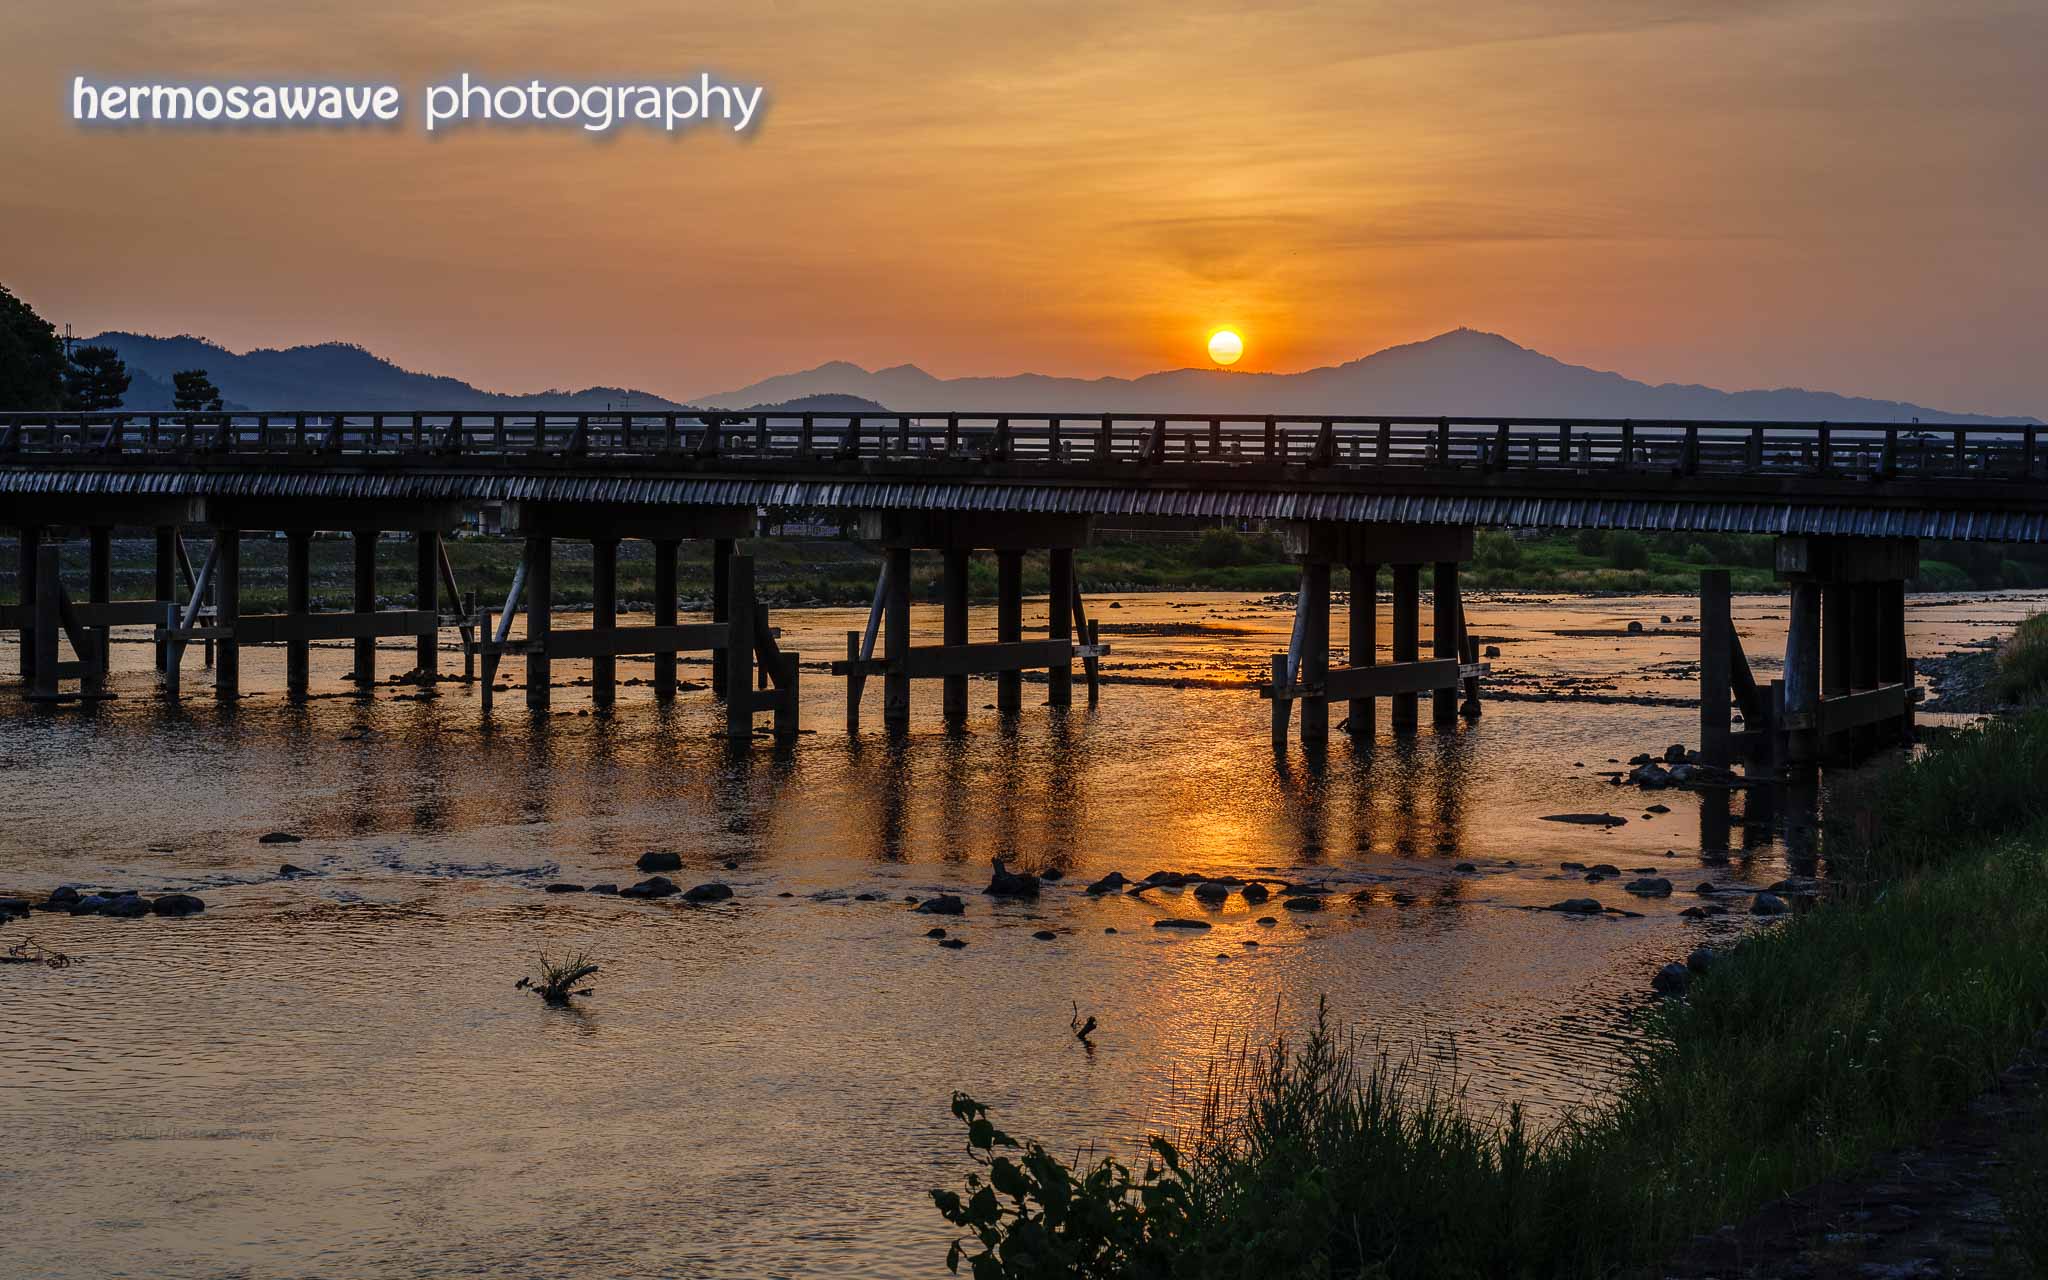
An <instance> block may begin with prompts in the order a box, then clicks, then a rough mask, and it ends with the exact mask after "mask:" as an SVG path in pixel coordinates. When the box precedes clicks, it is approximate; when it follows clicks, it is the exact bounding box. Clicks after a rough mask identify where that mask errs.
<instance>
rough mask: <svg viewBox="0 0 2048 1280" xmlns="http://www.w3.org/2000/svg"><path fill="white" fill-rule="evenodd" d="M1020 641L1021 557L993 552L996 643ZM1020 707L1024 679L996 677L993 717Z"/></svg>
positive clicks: (1005, 673)
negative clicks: (994, 557)
mask: <svg viewBox="0 0 2048 1280" xmlns="http://www.w3.org/2000/svg"><path fill="white" fill-rule="evenodd" d="M1023 639H1024V553H1023V552H1021V551H997V552H996V642H997V643H999V644H1016V643H1018V642H1019V641H1021V640H1023ZM1023 705H1024V677H1023V674H1022V673H1021V672H1016V671H1003V672H999V673H998V674H997V675H996V713H997V714H998V715H1006V716H1013V715H1016V714H1017V712H1018V711H1019V710H1021V709H1022V707H1023Z"/></svg>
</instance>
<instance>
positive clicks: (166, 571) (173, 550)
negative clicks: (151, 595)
mask: <svg viewBox="0 0 2048 1280" xmlns="http://www.w3.org/2000/svg"><path fill="white" fill-rule="evenodd" d="M155 590H156V602H157V603H158V604H160V605H164V606H166V607H167V608H168V606H169V605H170V604H171V603H172V602H173V601H175V600H176V599H177V598H178V526H176V525H174V524H160V525H158V526H157V527H156V586H155ZM169 653H170V641H169V640H158V641H157V642H156V669H157V670H158V671H162V670H163V669H164V660H165V658H166V657H167V656H168V655H169Z"/></svg>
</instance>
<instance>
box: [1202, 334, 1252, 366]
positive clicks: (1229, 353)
mask: <svg viewBox="0 0 2048 1280" xmlns="http://www.w3.org/2000/svg"><path fill="white" fill-rule="evenodd" d="M1243 356H1244V339H1243V338H1240V337H1238V336H1237V330H1235V329H1218V330H1217V331H1216V332H1214V333H1212V334H1210V335H1209V358H1210V359H1211V360H1214V361H1215V362H1216V363H1217V364H1236V363H1237V362H1238V360H1240V359H1241V358H1243Z"/></svg>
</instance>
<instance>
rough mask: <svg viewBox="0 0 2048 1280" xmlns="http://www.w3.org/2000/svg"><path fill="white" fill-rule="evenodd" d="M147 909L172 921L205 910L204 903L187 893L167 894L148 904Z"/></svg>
mask: <svg viewBox="0 0 2048 1280" xmlns="http://www.w3.org/2000/svg"><path fill="white" fill-rule="evenodd" d="M149 909H150V910H151V911H153V912H155V913H156V914H157V915H160V916H170V917H172V918H173V919H176V918H179V917H183V916H196V915H198V914H199V913H200V912H202V911H204V910H206V903H205V902H203V901H201V900H200V899H198V898H196V897H194V896H193V895H191V894H189V893H167V894H165V895H164V896H163V897H161V898H158V899H157V900H156V901H155V902H152V903H150V904H149Z"/></svg>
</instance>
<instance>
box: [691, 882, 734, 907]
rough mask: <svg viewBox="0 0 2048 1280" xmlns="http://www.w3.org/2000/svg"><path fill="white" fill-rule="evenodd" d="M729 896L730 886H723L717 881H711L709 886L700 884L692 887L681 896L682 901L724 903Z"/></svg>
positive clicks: (730, 894) (730, 893)
mask: <svg viewBox="0 0 2048 1280" xmlns="http://www.w3.org/2000/svg"><path fill="white" fill-rule="evenodd" d="M731 896H732V886H731V885H729V884H723V883H721V882H719V881H717V880H713V881H711V882H710V883H709V884H700V885H694V886H692V887H691V888H690V889H689V890H688V891H687V892H685V893H684V894H683V901H685V902H724V901H725V900H726V899H727V898H730V897H731Z"/></svg>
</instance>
